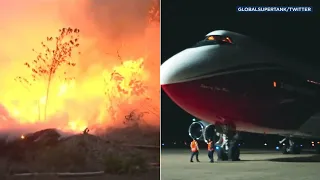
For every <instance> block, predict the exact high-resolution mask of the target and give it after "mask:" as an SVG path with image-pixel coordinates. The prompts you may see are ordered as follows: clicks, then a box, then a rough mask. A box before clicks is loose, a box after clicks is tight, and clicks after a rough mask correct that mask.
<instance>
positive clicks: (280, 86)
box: [160, 30, 320, 160]
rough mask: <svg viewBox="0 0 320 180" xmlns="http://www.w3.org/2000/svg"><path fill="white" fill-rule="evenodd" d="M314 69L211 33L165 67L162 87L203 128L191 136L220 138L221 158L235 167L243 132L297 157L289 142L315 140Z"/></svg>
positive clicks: (317, 100)
mask: <svg viewBox="0 0 320 180" xmlns="http://www.w3.org/2000/svg"><path fill="white" fill-rule="evenodd" d="M274 41H275V43H276V42H277V41H279V39H275V40H274ZM280 41H281V40H280ZM312 68H313V67H310V66H308V65H307V64H303V63H299V62H296V61H293V60H292V59H290V58H286V57H284V56H282V55H280V54H278V53H277V52H275V51H273V50H272V49H271V48H268V47H265V46H263V45H261V44H259V43H258V42H256V41H255V40H253V39H251V38H250V37H248V36H245V35H242V34H238V33H235V32H230V31H225V30H217V31H213V32H211V33H209V34H207V35H206V36H205V38H204V39H203V40H201V41H200V42H198V43H197V44H196V45H195V46H193V47H191V48H188V49H185V50H183V51H182V52H179V53H178V54H176V55H174V56H173V57H171V58H170V59H168V60H167V61H165V62H164V63H163V64H162V65H161V68H160V72H161V78H160V82H161V87H162V89H163V90H164V91H165V92H166V94H167V95H168V96H169V97H170V98H171V99H172V100H173V101H174V102H175V103H176V104H177V105H178V106H180V107H181V108H182V109H184V110H185V111H187V112H188V113H190V114H191V115H193V116H195V117H197V118H199V119H202V120H204V121H199V122H194V123H192V124H191V125H190V128H189V135H190V136H191V137H192V138H195V139H198V140H204V141H207V140H208V139H209V138H210V139H211V138H214V136H215V135H218V136H219V137H220V139H219V141H218V142H217V145H220V147H222V148H221V151H220V152H221V154H220V156H219V158H221V159H232V160H238V159H239V155H240V150H239V148H237V147H238V146H237V145H234V144H235V142H236V140H237V137H238V136H237V134H238V132H241V131H244V132H253V133H265V134H278V135H281V136H284V137H285V139H284V140H283V141H281V142H280V143H281V144H282V143H284V144H285V145H284V146H283V153H300V146H297V145H296V144H295V143H294V138H295V137H303V138H320V113H319V112H320V111H319V110H320V83H319V82H320V71H315V70H312ZM317 151H318V152H320V145H319V146H318V147H317Z"/></svg>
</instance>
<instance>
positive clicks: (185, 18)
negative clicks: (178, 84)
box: [161, 0, 320, 140]
mask: <svg viewBox="0 0 320 180" xmlns="http://www.w3.org/2000/svg"><path fill="white" fill-rule="evenodd" d="M222 2H224V3H222ZM231 2H232V1H227V2H225V1H213V0H209V1H205V0H197V1H183V0H162V1H161V59H162V62H164V61H165V60H167V59H168V58H170V57H171V56H173V55H174V54H176V53H178V52H180V51H182V50H184V49H186V48H188V47H190V46H192V45H194V44H195V43H196V42H198V41H200V40H202V39H203V38H204V36H205V35H206V34H207V33H209V32H211V31H214V30H219V29H224V30H230V31H234V32H238V33H242V34H245V35H248V36H251V37H253V38H255V39H257V40H259V41H260V42H261V43H263V44H266V45H269V46H271V47H273V48H275V49H276V50H279V51H281V52H283V53H285V54H287V55H289V56H292V57H296V58H298V59H299V60H302V61H307V62H308V63H311V64H313V65H314V67H317V66H318V67H319V68H316V69H317V70H320V59H319V42H320V35H319V33H320V28H319V25H320V19H319V18H318V17H320V16H319V15H320V14H319V9H320V6H318V5H316V4H315V3H312V1H309V2H308V3H307V2H306V1H300V2H301V3H296V4H294V3H292V1H291V3H290V1H287V2H285V1H277V2H282V3H281V4H280V3H277V4H270V3H269V4H270V5H274V6H276V5H277V6H281V5H283V6H288V5H290V6H294V5H296V6H313V9H314V11H313V13H237V12H236V6H242V5H243V6H245V5H247V6H255V5H256V6H259V5H261V6H263V5H268V3H263V2H270V1H263V0H260V1H259V4H257V3H249V1H238V3H231ZM240 2H241V3H240ZM245 2H246V3H245ZM252 2H253V1H252ZM256 2H258V1H256ZM271 2H272V1H271ZM313 2H316V1H313ZM317 16H318V17H317ZM161 95H162V97H161V100H162V101H161V111H162V112H161V125H162V127H161V132H162V140H169V139H175V140H178V139H186V138H188V135H187V134H188V133H187V132H188V127H189V125H190V124H191V122H192V116H191V115H189V114H187V113H186V112H185V111H183V110H182V109H181V108H179V107H178V106H177V105H175V104H174V103H173V102H172V101H171V100H170V99H169V98H168V97H167V96H166V94H165V93H164V92H162V93H161ZM173 137H175V138H173Z"/></svg>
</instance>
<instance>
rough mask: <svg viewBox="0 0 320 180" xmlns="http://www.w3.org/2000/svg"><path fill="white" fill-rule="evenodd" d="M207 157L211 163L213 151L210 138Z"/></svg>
mask: <svg viewBox="0 0 320 180" xmlns="http://www.w3.org/2000/svg"><path fill="white" fill-rule="evenodd" d="M207 144H208V157H209V159H210V162H211V163H213V162H214V161H213V153H214V143H213V142H212V140H211V139H209V140H208V143H207Z"/></svg>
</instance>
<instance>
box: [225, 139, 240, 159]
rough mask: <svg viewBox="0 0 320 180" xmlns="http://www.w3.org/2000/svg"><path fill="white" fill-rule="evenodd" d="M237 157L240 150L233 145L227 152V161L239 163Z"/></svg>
mask: <svg viewBox="0 0 320 180" xmlns="http://www.w3.org/2000/svg"><path fill="white" fill-rule="evenodd" d="M239 156H240V148H239V147H238V146H237V145H236V144H235V143H233V144H232V145H231V146H230V149H229V151H228V159H229V160H232V161H239V160H240V159H239Z"/></svg>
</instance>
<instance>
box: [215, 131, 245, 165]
mask: <svg viewBox="0 0 320 180" xmlns="http://www.w3.org/2000/svg"><path fill="white" fill-rule="evenodd" d="M216 133H217V135H218V136H219V140H218V141H217V142H216V144H215V145H216V147H217V148H216V152H217V155H218V160H220V161H226V160H231V161H239V160H240V158H239V157H240V148H239V146H238V139H239V134H238V133H237V132H236V130H235V128H234V127H233V126H230V125H216Z"/></svg>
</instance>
